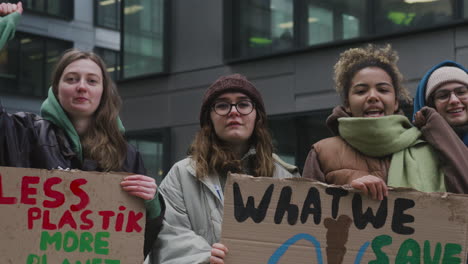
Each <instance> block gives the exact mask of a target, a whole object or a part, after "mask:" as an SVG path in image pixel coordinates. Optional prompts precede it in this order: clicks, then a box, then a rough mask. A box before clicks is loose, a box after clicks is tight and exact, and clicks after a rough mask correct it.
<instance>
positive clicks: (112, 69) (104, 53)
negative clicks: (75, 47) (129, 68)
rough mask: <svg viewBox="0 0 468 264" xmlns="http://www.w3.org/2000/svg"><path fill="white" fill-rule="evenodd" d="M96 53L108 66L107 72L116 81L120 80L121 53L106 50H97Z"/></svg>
mask: <svg viewBox="0 0 468 264" xmlns="http://www.w3.org/2000/svg"><path fill="white" fill-rule="evenodd" d="M94 52H96V54H98V55H99V56H101V58H102V59H103V60H104V62H105V63H106V66H107V72H109V74H110V75H111V77H112V79H113V80H114V81H116V80H118V79H119V74H120V73H119V71H120V66H119V65H120V52H118V51H114V50H110V49H105V48H95V49H94Z"/></svg>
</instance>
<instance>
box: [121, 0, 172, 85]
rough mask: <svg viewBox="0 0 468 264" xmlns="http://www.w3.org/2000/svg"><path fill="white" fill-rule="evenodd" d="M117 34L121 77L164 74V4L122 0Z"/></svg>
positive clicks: (158, 0) (161, 0) (162, 1)
mask: <svg viewBox="0 0 468 264" xmlns="http://www.w3.org/2000/svg"><path fill="white" fill-rule="evenodd" d="M122 3H123V4H122V8H123V14H124V15H123V18H122V19H123V29H122V34H121V45H122V48H121V50H122V56H123V67H122V77H123V78H124V79H126V78H132V77H138V76H144V75H150V74H155V73H161V72H164V71H165V56H164V54H165V52H164V48H165V44H164V42H165V39H166V38H165V37H164V35H165V33H166V32H167V31H166V30H165V24H166V23H165V22H164V21H165V16H164V14H165V13H167V12H165V9H166V8H167V3H168V1H167V0H124V1H123V2H122Z"/></svg>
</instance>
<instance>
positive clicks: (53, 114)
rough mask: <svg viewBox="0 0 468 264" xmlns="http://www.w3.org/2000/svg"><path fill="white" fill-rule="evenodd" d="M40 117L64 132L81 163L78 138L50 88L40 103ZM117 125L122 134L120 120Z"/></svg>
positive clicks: (81, 155) (123, 130) (123, 129)
mask: <svg viewBox="0 0 468 264" xmlns="http://www.w3.org/2000/svg"><path fill="white" fill-rule="evenodd" d="M41 116H42V117H43V118H44V119H45V120H48V121H50V122H52V123H53V124H54V125H56V126H58V127H60V128H61V129H63V130H64V131H65V134H66V135H67V137H68V139H69V140H70V145H71V147H72V149H73V152H75V153H76V155H77V156H78V158H79V159H80V160H81V161H83V149H82V147H81V140H80V136H79V135H78V133H77V132H76V130H75V127H74V126H73V124H72V122H71V121H70V119H69V118H68V116H67V114H66V113H65V111H64V110H63V108H62V106H61V105H60V103H59V102H58V100H57V98H55V95H54V92H53V91H52V88H49V93H48V96H47V99H46V100H45V101H44V102H43V103H42V106H41ZM117 123H118V126H119V130H120V132H122V133H124V132H125V128H124V126H123V124H122V121H121V120H120V118H117Z"/></svg>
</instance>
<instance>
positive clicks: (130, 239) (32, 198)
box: [0, 167, 146, 264]
mask: <svg viewBox="0 0 468 264" xmlns="http://www.w3.org/2000/svg"><path fill="white" fill-rule="evenodd" d="M125 176H126V174H111V173H96V172H83V171H48V170H38V169H20V168H11V167H0V211H1V221H0V233H1V238H0V241H1V242H0V245H1V246H0V263H15V264H18V263H25V264H57V263H58V264H98V263H102V264H127V263H142V262H143V243H144V230H145V217H146V216H145V209H144V204H143V202H142V201H141V200H140V199H138V198H136V197H132V196H130V195H128V194H127V193H126V192H125V191H123V190H122V188H121V187H120V182H121V181H122V179H123V178H124V177H125Z"/></svg>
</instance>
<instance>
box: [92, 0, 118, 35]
mask: <svg viewBox="0 0 468 264" xmlns="http://www.w3.org/2000/svg"><path fill="white" fill-rule="evenodd" d="M94 3H95V9H94V10H95V13H94V18H95V19H94V21H95V24H96V26H99V27H105V28H110V29H115V30H120V3H121V1H120V0H95V1H94Z"/></svg>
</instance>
